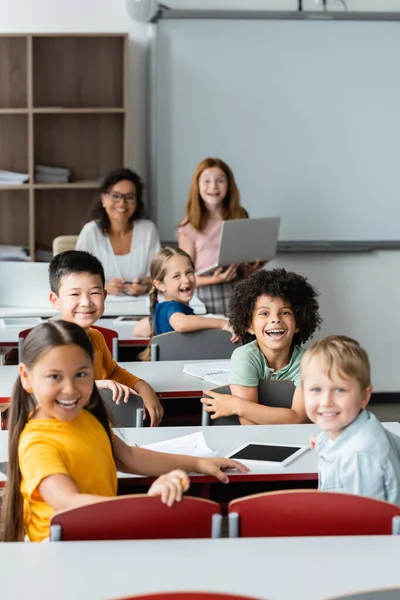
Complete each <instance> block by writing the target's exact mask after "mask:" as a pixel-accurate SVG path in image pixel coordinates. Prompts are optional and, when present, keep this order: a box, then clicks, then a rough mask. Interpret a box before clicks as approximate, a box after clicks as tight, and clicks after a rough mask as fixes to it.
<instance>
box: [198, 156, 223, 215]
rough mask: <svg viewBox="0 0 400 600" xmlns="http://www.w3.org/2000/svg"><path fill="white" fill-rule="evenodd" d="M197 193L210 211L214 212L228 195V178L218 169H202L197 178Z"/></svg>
mask: <svg viewBox="0 0 400 600" xmlns="http://www.w3.org/2000/svg"><path fill="white" fill-rule="evenodd" d="M199 193H200V196H201V198H202V200H203V202H204V204H205V205H206V207H207V209H208V210H210V211H213V210H215V209H216V208H218V207H219V206H220V204H221V202H222V201H223V200H224V198H225V196H226V195H227V193H228V178H227V176H226V175H225V173H224V172H223V170H222V169H220V168H219V167H210V168H209V169H204V171H203V172H202V173H201V175H200V177H199Z"/></svg>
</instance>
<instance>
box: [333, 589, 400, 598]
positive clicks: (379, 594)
mask: <svg viewBox="0 0 400 600" xmlns="http://www.w3.org/2000/svg"><path fill="white" fill-rule="evenodd" d="M399 598H400V587H397V588H381V589H379V590H366V591H365V592H356V593H355V594H346V595H345V596H335V597H333V598H326V600H399Z"/></svg>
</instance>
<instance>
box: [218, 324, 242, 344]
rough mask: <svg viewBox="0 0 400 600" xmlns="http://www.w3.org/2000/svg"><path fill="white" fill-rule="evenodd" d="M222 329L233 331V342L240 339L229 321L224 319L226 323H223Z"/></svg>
mask: <svg viewBox="0 0 400 600" xmlns="http://www.w3.org/2000/svg"><path fill="white" fill-rule="evenodd" d="M221 329H222V330H223V331H229V333H231V334H232V335H231V342H232V344H236V342H238V341H239V336H238V335H237V334H236V333H235V332H234V331H233V329H232V327H231V326H230V325H229V321H227V320H225V319H224V323H223V324H222V327H221Z"/></svg>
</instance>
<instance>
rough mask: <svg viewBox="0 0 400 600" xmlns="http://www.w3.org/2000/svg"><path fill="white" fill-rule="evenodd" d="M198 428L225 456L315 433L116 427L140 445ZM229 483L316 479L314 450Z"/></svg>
mask: <svg viewBox="0 0 400 600" xmlns="http://www.w3.org/2000/svg"><path fill="white" fill-rule="evenodd" d="M383 425H384V426H385V427H386V428H387V429H389V430H390V431H392V432H393V433H396V434H397V435H400V424H399V423H383ZM199 431H202V432H203V434H204V439H205V441H206V443H207V445H208V447H209V448H210V449H211V450H215V451H217V452H218V454H219V456H226V455H227V454H229V453H230V452H232V451H233V450H235V449H236V448H238V447H239V446H241V445H242V444H245V443H246V442H264V443H267V442H269V443H273V444H274V443H275V444H279V443H280V444H294V445H300V446H302V445H304V446H308V443H309V439H310V436H311V435H312V434H318V433H319V432H320V429H319V427H318V426H317V425H257V426H252V425H247V426H244V425H237V426H231V427H217V426H216V427H157V428H148V427H144V428H131V427H130V428H121V429H118V430H116V433H117V434H119V435H120V436H121V437H122V439H123V440H124V441H125V442H126V443H128V444H133V443H135V444H138V445H139V446H143V445H146V444H152V443H155V442H161V441H164V440H168V439H173V438H177V437H180V436H184V435H189V434H191V433H197V432H199ZM7 444H8V431H0V462H2V461H4V462H5V461H7V457H8V447H7ZM118 476H119V478H121V479H131V480H136V482H138V483H141V482H143V483H147V482H148V479H147V478H143V477H140V476H136V475H130V474H125V473H119V474H118ZM229 477H230V479H231V481H232V482H234V481H236V482H241V481H282V480H284V481H292V480H307V479H308V480H316V479H317V477H318V457H317V453H316V452H315V450H311V449H310V450H308V451H307V452H305V453H304V454H302V455H301V456H299V457H298V458H297V459H296V460H294V461H293V462H291V463H289V465H288V466H286V467H283V468H279V467H270V466H268V465H260V466H253V467H251V471H250V472H249V473H246V474H241V473H237V472H234V471H232V472H229ZM192 479H193V480H197V481H198V482H199V481H200V480H201V482H210V483H212V482H215V480H214V479H213V478H209V477H205V476H203V475H197V476H193V477H192ZM4 481H5V476H4V475H2V474H1V473H0V482H4Z"/></svg>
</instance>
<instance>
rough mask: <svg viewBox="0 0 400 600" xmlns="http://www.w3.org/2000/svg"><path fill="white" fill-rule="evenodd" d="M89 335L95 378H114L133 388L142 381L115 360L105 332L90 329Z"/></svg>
mask: <svg viewBox="0 0 400 600" xmlns="http://www.w3.org/2000/svg"><path fill="white" fill-rule="evenodd" d="M89 337H90V341H91V342H92V346H93V350H94V363H93V369H94V378H95V379H112V380H113V381H117V382H118V383H123V384H124V385H127V386H128V387H130V388H132V389H133V388H134V387H135V384H136V383H137V382H138V381H140V379H139V377H136V376H135V375H133V374H132V373H129V372H128V371H127V370H126V369H123V368H122V367H120V366H119V365H118V363H117V362H115V360H114V359H113V357H112V356H111V352H110V350H109V349H108V347H107V344H106V341H105V339H104V336H103V334H102V333H100V331H97V329H89Z"/></svg>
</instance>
